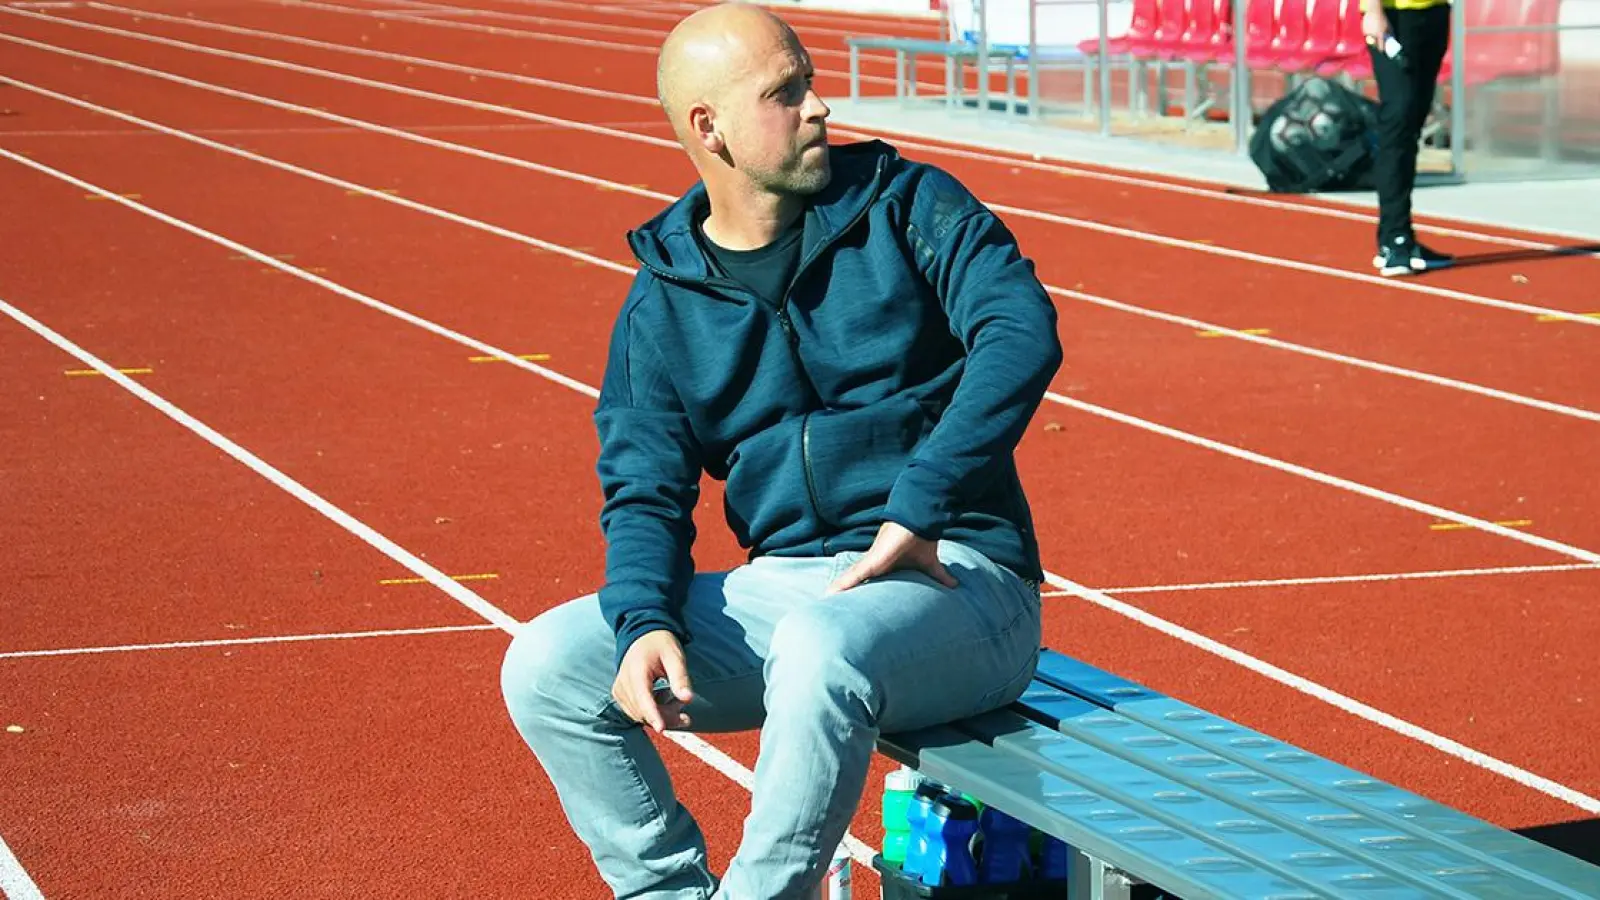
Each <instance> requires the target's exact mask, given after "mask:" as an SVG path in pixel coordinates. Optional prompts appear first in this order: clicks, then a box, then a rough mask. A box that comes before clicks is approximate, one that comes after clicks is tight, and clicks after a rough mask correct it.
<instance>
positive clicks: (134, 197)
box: [83, 194, 144, 200]
mask: <svg viewBox="0 0 1600 900" xmlns="http://www.w3.org/2000/svg"><path fill="white" fill-rule="evenodd" d="M117 196H118V197H121V198H122V199H124V200H142V199H144V195H143V194H118V195H117ZM83 199H85V200H104V199H106V198H104V197H102V196H100V195H99V194H84V195H83Z"/></svg>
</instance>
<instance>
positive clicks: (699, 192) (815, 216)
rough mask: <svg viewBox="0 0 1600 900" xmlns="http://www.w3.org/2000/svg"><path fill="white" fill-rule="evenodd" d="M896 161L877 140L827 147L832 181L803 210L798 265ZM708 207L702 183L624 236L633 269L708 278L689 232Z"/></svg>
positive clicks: (874, 192)
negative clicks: (636, 266) (635, 265)
mask: <svg viewBox="0 0 1600 900" xmlns="http://www.w3.org/2000/svg"><path fill="white" fill-rule="evenodd" d="M898 157H899V154H898V153H897V152H896V151H895V149H894V148H893V147H891V146H889V145H888V144H886V143H884V142H882V141H863V142H860V143H855V144H845V145H836V146H830V147H829V148H828V160H829V164H830V167H831V168H832V170H833V177H832V179H830V180H829V182H828V186H827V187H825V188H823V189H822V191H821V192H820V193H818V194H817V195H816V196H814V197H812V198H811V200H810V202H809V203H807V205H806V211H805V217H806V221H805V242H804V244H803V246H802V248H801V251H800V253H801V259H802V260H805V259H809V258H810V257H811V256H812V254H814V253H815V252H816V251H817V249H818V248H820V247H823V246H826V245H827V244H829V243H831V242H832V241H834V240H835V239H837V238H838V237H839V236H840V235H842V234H843V233H844V232H845V231H847V230H848V229H849V228H850V226H851V225H852V224H854V223H855V222H856V221H857V220H858V219H859V218H860V217H861V214H862V213H864V212H865V211H866V209H867V207H869V206H871V205H872V202H873V201H874V200H876V199H877V196H878V192H879V190H880V188H881V187H882V181H883V173H884V170H885V169H886V168H887V167H888V165H889V163H890V162H892V161H893V160H895V159H897V158H898ZM709 204H710V200H709V199H708V197H707V195H706V188H705V184H704V183H703V182H696V183H695V185H694V186H693V187H691V188H689V190H688V191H686V192H685V193H684V194H683V196H682V197H679V198H678V199H677V200H675V201H673V203H672V204H671V205H670V206H668V207H667V208H666V209H664V210H662V211H661V212H660V213H658V214H657V215H656V216H655V217H654V218H652V219H650V221H648V222H646V223H645V224H643V225H641V226H639V227H638V228H636V229H633V230H631V231H629V232H628V246H629V247H630V248H631V249H632V250H633V255H634V257H635V258H636V259H638V260H639V264H640V265H642V266H644V267H645V268H646V269H649V270H650V271H651V272H652V273H654V274H656V275H659V276H662V277H665V278H669V279H673V280H676V281H693V282H705V281H707V280H709V279H711V278H712V272H711V269H710V266H709V263H708V262H707V260H706V258H705V253H704V252H703V251H702V250H701V249H700V243H699V241H697V240H696V239H695V233H694V232H695V229H696V227H698V226H697V223H698V222H699V221H700V220H701V219H702V218H703V217H704V213H705V210H706V207H707V206H708V205H709Z"/></svg>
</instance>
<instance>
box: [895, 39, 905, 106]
mask: <svg viewBox="0 0 1600 900" xmlns="http://www.w3.org/2000/svg"><path fill="white" fill-rule="evenodd" d="M894 98H895V99H896V100H899V101H902V102H904V101H905V99H906V52H905V51H904V50H896V51H894Z"/></svg>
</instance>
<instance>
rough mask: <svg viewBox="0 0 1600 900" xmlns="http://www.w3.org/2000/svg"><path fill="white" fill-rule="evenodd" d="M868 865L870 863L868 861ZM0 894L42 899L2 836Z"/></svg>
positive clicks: (21, 899) (12, 899)
mask: <svg viewBox="0 0 1600 900" xmlns="http://www.w3.org/2000/svg"><path fill="white" fill-rule="evenodd" d="M868 865H871V862H870V861H869V862H868ZM0 894H3V895H4V896H5V897H6V900H44V894H42V893H40V891H39V886H38V885H37V884H34V883H33V878H32V877H30V876H29V875H28V870H27V869H24V868H23V867H22V862H21V861H20V860H18V859H17V855H16V854H15V853H12V852H11V848H10V847H8V846H6V842H5V839H4V838H0Z"/></svg>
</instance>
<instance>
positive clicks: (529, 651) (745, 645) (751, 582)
mask: <svg viewBox="0 0 1600 900" xmlns="http://www.w3.org/2000/svg"><path fill="white" fill-rule="evenodd" d="M831 571H832V562H831V561H830V560H758V561H756V562H755V563H752V564H750V565H747V566H741V567H740V568H738V569H735V570H734V571H732V572H730V573H727V574H726V575H722V574H715V575H711V574H708V575H700V576H697V577H696V578H695V579H694V581H693V583H692V585H691V587H690V591H689V598H688V601H687V603H686V604H685V608H684V616H685V619H686V621H687V627H688V628H689V630H690V633H691V640H690V642H689V644H688V645H687V646H686V647H685V648H684V651H685V657H686V661H687V665H688V670H689V677H690V680H691V682H692V685H693V689H694V693H695V699H694V700H693V702H691V703H690V704H689V706H688V708H687V712H688V713H689V715H690V717H691V719H692V720H693V722H694V726H695V730H696V731H740V730H749V729H754V728H756V727H759V725H760V724H761V716H762V710H761V704H762V692H763V677H762V664H763V655H764V653H765V648H766V646H767V643H768V641H769V640H770V636H771V633H772V627H773V623H775V622H776V621H777V619H778V618H779V616H780V615H781V614H782V612H783V611H784V610H786V609H788V608H790V607H792V606H795V605H799V604H802V603H804V602H809V601H810V600H812V599H813V598H814V597H815V595H816V594H820V593H821V588H820V587H818V585H825V584H826V578H827V575H828V574H829V573H830V572H831ZM615 648H616V640H615V637H614V636H613V634H612V631H611V628H610V627H609V626H608V625H607V624H606V621H605V619H604V618H603V617H602V616H601V614H600V608H599V604H598V602H597V600H596V598H595V596H594V595H590V596H587V597H581V598H579V599H577V600H573V601H570V602H568V603H566V604H563V605H562V606H559V607H557V608H555V609H552V610H550V611H549V612H546V613H544V614H543V615H540V616H538V617H537V618H535V619H534V620H533V621H531V622H529V623H527V624H526V625H524V626H522V628H520V629H519V630H518V633H517V636H516V638H515V639H514V640H513V641H512V643H511V647H510V648H509V649H508V650H507V652H506V657H505V661H504V664H503V667H502V671H501V687H502V691H503V693H504V695H505V701H506V706H507V709H508V710H509V712H510V714H511V718H512V721H513V722H514V723H515V724H516V727H517V729H518V731H519V732H520V733H521V734H522V737H523V739H524V740H525V741H526V742H527V744H528V746H529V747H530V748H531V749H532V750H533V752H534V755H535V757H537V759H538V761H539V763H540V764H541V765H542V766H543V767H544V770H545V772H546V774H547V775H548V776H549V778H550V781H551V783H552V784H553V785H554V787H555V790H556V795H557V798H558V799H559V801H560V803H561V806H562V809H563V811H564V812H565V814H566V817H567V820H568V822H569V823H570V824H571V826H572V828H573V830H574V831H575V832H576V833H577V835H578V837H579V839H581V840H582V841H583V842H584V844H585V845H586V846H587V847H588V848H589V850H590V853H591V855H592V856H593V859H594V863H595V866H596V867H597V868H598V869H599V871H600V874H601V877H602V878H604V879H605V881H606V883H607V884H608V885H610V887H611V889H612V890H613V891H614V892H615V893H616V896H617V897H619V898H653V900H669V898H670V900H704V898H706V897H709V896H710V895H711V894H712V892H713V891H714V890H715V887H716V879H715V878H714V877H713V876H712V874H711V873H710V871H709V869H708V868H707V865H706V852H705V844H704V839H703V837H702V835H701V833H700V829H699V827H698V826H697V825H696V823H695V822H694V820H693V818H692V817H691V816H690V815H689V813H688V811H687V810H686V809H685V808H684V807H683V806H682V805H681V804H680V803H679V802H678V799H677V797H676V795H675V794H674V793H673V789H672V783H671V781H670V779H669V778H668V776H667V771H666V768H665V767H664V766H663V765H662V762H661V758H660V756H659V754H658V753H657V752H656V749H655V745H654V744H653V743H652V741H651V738H650V736H649V734H648V733H647V732H646V731H645V729H644V728H643V727H642V726H640V725H638V724H637V723H635V722H633V721H631V720H629V719H628V718H627V717H626V716H625V715H624V714H623V713H622V712H621V711H620V710H619V709H618V707H617V706H616V704H615V703H614V702H613V701H612V699H611V685H612V682H613V681H614V680H615V677H616V667H615V663H614V659H615V652H616V651H615Z"/></svg>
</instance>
